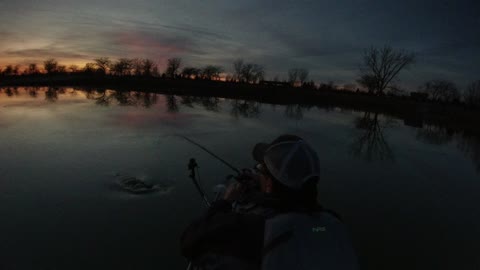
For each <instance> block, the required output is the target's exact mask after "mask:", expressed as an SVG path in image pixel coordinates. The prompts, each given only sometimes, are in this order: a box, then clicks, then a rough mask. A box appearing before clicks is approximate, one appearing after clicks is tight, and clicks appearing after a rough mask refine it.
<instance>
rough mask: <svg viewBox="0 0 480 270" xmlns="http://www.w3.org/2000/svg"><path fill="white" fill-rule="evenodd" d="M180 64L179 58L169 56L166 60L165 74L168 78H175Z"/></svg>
mask: <svg viewBox="0 0 480 270" xmlns="http://www.w3.org/2000/svg"><path fill="white" fill-rule="evenodd" d="M181 66H182V59H181V58H170V59H168V60H167V70H166V71H165V74H166V75H167V77H169V78H175V77H176V76H177V75H178V70H179V69H180V67H181Z"/></svg>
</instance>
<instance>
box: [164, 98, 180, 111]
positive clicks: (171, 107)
mask: <svg viewBox="0 0 480 270" xmlns="http://www.w3.org/2000/svg"><path fill="white" fill-rule="evenodd" d="M165 102H166V105H167V112H169V113H177V112H178V111H179V110H180V109H179V107H178V101H177V98H176V97H175V96H174V95H167V96H166V100H165Z"/></svg>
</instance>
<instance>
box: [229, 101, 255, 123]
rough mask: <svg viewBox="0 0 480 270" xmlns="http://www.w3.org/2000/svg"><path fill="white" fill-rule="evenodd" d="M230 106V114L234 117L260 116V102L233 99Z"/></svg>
mask: <svg viewBox="0 0 480 270" xmlns="http://www.w3.org/2000/svg"><path fill="white" fill-rule="evenodd" d="M231 106H232V110H231V114H232V115H233V116H234V117H235V118H239V117H245V118H258V117H259V116H260V108H261V104H260V102H257V101H247V100H238V99H235V100H233V101H232V102H231Z"/></svg>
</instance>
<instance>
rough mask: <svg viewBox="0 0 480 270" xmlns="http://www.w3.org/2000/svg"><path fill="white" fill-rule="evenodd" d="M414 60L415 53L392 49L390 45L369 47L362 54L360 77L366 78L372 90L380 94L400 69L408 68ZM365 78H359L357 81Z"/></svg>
mask: <svg viewBox="0 0 480 270" xmlns="http://www.w3.org/2000/svg"><path fill="white" fill-rule="evenodd" d="M414 62H415V54H414V53H412V52H407V51H400V50H394V49H393V48H392V47H390V46H384V47H383V48H381V49H378V48H374V47H372V48H370V49H369V50H366V51H365V53H364V56H363V65H362V66H361V68H360V72H361V75H360V77H361V78H368V80H367V82H368V83H369V84H368V85H362V86H364V87H367V88H368V87H369V86H370V87H371V86H372V85H373V86H374V89H373V92H374V93H375V94H378V95H381V94H383V93H384V92H385V89H387V88H389V87H390V85H391V83H392V82H393V80H394V79H395V78H397V76H398V74H399V73H400V71H402V70H403V69H405V68H408V67H409V66H411V65H412V64H413V63H414ZM370 80H372V81H370ZM363 81H365V80H362V79H360V80H359V82H360V83H361V82H363Z"/></svg>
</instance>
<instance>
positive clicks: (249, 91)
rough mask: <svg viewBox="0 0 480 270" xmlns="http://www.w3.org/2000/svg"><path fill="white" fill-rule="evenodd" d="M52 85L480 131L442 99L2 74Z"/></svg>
mask: <svg viewBox="0 0 480 270" xmlns="http://www.w3.org/2000/svg"><path fill="white" fill-rule="evenodd" d="M16 86H47V87H48V86H50V87H84V88H91V89H99V90H101V89H115V90H118V91H131V90H135V91H145V92H152V93H161V94H169V95H179V96H185V95H187V96H199V97H221V98H229V99H243V100H251V101H258V102H262V103H270V104H300V105H305V106H318V107H326V108H328V107H331V108H333V107H340V108H345V109H352V110H359V111H368V112H374V113H382V114H386V115H390V116H394V117H397V118H400V119H403V120H404V122H405V124H406V125H410V126H414V127H422V126H423V125H424V124H427V125H436V126H444V127H447V128H451V129H454V130H462V131H465V132H468V133H477V134H478V133H480V126H479V125H478V119H480V111H479V110H478V109H473V108H467V107H466V106H465V105H463V104H461V103H455V104H452V103H450V104H443V103H436V102H432V101H428V100H423V101H422V100H415V99H412V98H410V97H408V96H403V97H402V96H374V95H369V94H366V93H362V92H360V93H356V92H351V91H342V90H333V89H331V90H320V89H312V88H301V87H290V86H286V85H271V84H243V83H236V82H223V81H210V80H190V79H167V78H152V77H135V76H131V77H130V76H129V77H118V76H108V75H107V76H91V75H86V74H78V75H76V74H73V75H72V74H69V75H53V76H52V75H48V76H47V75H30V76H11V77H3V78H1V79H0V87H16Z"/></svg>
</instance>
